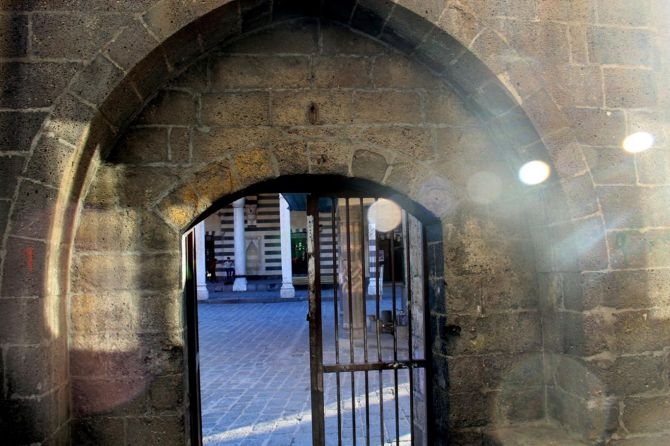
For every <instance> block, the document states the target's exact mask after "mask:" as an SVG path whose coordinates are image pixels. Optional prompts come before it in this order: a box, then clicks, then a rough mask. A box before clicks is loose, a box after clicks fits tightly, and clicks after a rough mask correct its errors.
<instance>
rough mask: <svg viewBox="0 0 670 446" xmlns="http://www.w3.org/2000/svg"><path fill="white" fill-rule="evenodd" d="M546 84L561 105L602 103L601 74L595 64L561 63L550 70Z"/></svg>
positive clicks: (589, 105)
mask: <svg viewBox="0 0 670 446" xmlns="http://www.w3.org/2000/svg"><path fill="white" fill-rule="evenodd" d="M546 77H547V80H548V82H547V85H548V87H549V91H550V93H551V95H552V97H554V98H556V99H557V100H558V101H559V104H560V105H561V106H563V107H566V106H568V107H599V106H600V105H602V103H603V76H602V70H601V68H600V67H597V66H584V65H561V66H557V67H556V68H555V69H553V70H550V71H549V72H548V73H547V75H546Z"/></svg>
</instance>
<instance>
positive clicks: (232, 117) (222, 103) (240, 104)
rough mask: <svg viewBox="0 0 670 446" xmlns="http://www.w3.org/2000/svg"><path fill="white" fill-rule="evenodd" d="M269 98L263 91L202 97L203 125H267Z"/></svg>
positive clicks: (268, 119)
mask: <svg viewBox="0 0 670 446" xmlns="http://www.w3.org/2000/svg"><path fill="white" fill-rule="evenodd" d="M269 114H270V96H269V93H268V92H265V91H252V92H244V93H242V92H241V93H212V94H206V95H203V97H202V104H201V119H202V124H203V125H208V126H209V125H221V126H232V125H267V124H269V122H270V116H269Z"/></svg>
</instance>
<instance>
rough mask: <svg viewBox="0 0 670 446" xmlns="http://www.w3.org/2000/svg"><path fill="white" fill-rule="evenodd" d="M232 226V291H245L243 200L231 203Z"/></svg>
mask: <svg viewBox="0 0 670 446" xmlns="http://www.w3.org/2000/svg"><path fill="white" fill-rule="evenodd" d="M233 225H234V228H235V229H234V231H235V237H234V239H235V242H234V246H235V282H233V291H246V290H247V255H246V246H245V245H246V243H245V239H244V198H240V199H239V200H235V201H233Z"/></svg>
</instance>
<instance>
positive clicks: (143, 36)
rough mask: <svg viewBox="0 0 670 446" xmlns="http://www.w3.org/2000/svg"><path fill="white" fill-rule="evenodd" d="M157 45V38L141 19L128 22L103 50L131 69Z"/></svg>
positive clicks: (118, 62)
mask: <svg viewBox="0 0 670 446" xmlns="http://www.w3.org/2000/svg"><path fill="white" fill-rule="evenodd" d="M156 46H157V42H156V40H155V39H154V38H153V36H152V35H151V34H150V33H149V30H148V29H147V28H146V26H144V25H143V24H142V22H141V21H140V20H134V21H132V22H130V23H129V24H128V26H126V27H125V28H124V29H123V30H122V31H121V32H120V33H119V34H118V35H116V36H114V39H113V40H111V41H110V42H109V43H108V44H107V45H106V47H105V49H104V50H103V54H106V55H107V57H109V58H110V59H111V60H113V61H114V63H116V64H117V65H119V66H120V67H121V68H123V69H124V70H126V71H130V70H131V69H132V68H133V67H135V66H136V65H137V64H138V63H140V62H141V59H142V58H143V57H146V55H147V54H149V53H150V52H151V51H153V50H154V49H155V47H156Z"/></svg>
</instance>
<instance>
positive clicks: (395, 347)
mask: <svg viewBox="0 0 670 446" xmlns="http://www.w3.org/2000/svg"><path fill="white" fill-rule="evenodd" d="M390 235H391V237H390V246H391V249H390V251H391V296H392V301H393V361H394V362H398V330H397V323H398V314H397V310H396V306H397V304H398V302H397V295H396V289H395V247H394V246H393V241H394V240H393V237H394V235H393V231H391V233H390ZM393 386H394V389H395V398H394V403H395V405H394V406H395V442H396V445H400V407H399V399H398V369H394V370H393Z"/></svg>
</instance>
